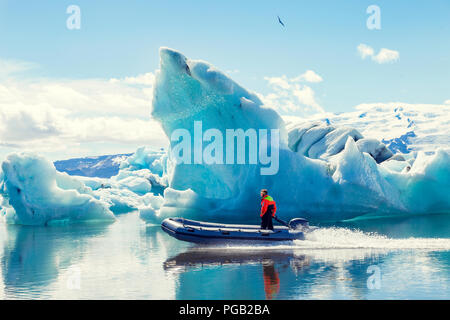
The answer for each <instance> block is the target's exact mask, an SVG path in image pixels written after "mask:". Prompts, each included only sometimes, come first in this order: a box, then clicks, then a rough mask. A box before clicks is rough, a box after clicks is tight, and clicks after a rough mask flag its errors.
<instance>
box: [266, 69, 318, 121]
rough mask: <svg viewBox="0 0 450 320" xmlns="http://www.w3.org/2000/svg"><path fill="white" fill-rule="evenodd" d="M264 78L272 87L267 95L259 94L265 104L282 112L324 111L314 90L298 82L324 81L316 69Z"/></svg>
mask: <svg viewBox="0 0 450 320" xmlns="http://www.w3.org/2000/svg"><path fill="white" fill-rule="evenodd" d="M264 80H266V81H267V82H268V84H269V87H270V89H271V92H270V93H269V94H267V95H262V94H259V95H258V96H259V97H260V99H261V100H262V101H263V103H264V104H265V105H267V106H269V107H273V108H274V109H276V110H278V111H279V112H280V113H296V114H301V115H310V114H314V113H323V112H324V109H323V108H322V107H321V106H320V104H319V103H318V102H317V101H316V96H315V92H314V90H313V89H312V88H311V87H310V86H308V85H304V84H300V83H298V82H300V81H308V82H320V81H323V79H322V77H320V76H319V75H317V74H316V73H315V72H314V71H312V70H308V71H307V72H305V73H304V74H302V75H300V76H297V77H294V78H288V77H287V76H285V75H283V76H281V77H264Z"/></svg>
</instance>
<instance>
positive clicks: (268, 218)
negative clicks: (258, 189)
mask: <svg viewBox="0 0 450 320" xmlns="http://www.w3.org/2000/svg"><path fill="white" fill-rule="evenodd" d="M269 211H270V210H267V212H266V213H265V214H264V215H263V216H262V217H261V229H268V230H273V223H272V213H271V212H269Z"/></svg>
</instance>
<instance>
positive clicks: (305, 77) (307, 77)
mask: <svg viewBox="0 0 450 320" xmlns="http://www.w3.org/2000/svg"><path fill="white" fill-rule="evenodd" d="M293 81H299V82H300V81H306V82H313V83H317V82H322V81H323V79H322V77H321V76H319V75H318V74H317V73H315V72H314V71H313V70H307V71H306V72H305V73H304V74H301V75H299V76H298V77H296V78H294V79H293Z"/></svg>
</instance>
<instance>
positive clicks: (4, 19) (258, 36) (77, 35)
mask: <svg viewBox="0 0 450 320" xmlns="http://www.w3.org/2000/svg"><path fill="white" fill-rule="evenodd" d="M72 4H74V5H78V6H79V7H80V9H81V29H80V30H68V29H67V28H66V20H67V18H68V17H69V14H67V13H66V9H67V7H68V6H69V5H72ZM369 5H377V6H379V8H380V10H381V30H369V29H368V28H367V27H366V21H367V19H368V17H369V14H367V13H366V9H367V7H368V6H369ZM277 15H279V16H280V17H281V18H282V20H283V21H284V23H285V25H286V27H284V28H283V27H282V26H281V25H280V24H278V22H277ZM0 39H1V41H0V60H1V59H3V60H5V61H15V62H17V63H27V64H29V65H28V67H24V68H23V69H24V70H22V71H21V72H16V73H15V74H14V78H15V79H22V80H23V79H25V80H27V81H29V80H30V79H34V81H36V79H45V80H43V81H47V82H51V81H53V83H57V82H58V81H85V80H86V79H111V78H117V79H123V78H125V77H136V76H139V75H142V74H146V73H149V72H154V71H155V70H156V69H157V67H158V62H159V58H158V48H159V47H161V46H168V47H172V48H174V49H177V50H179V51H181V52H183V53H184V54H185V55H186V56H188V57H190V58H193V59H202V60H206V61H209V62H210V63H212V64H214V65H216V66H217V67H218V68H219V69H221V70H224V71H229V73H230V75H231V76H232V78H233V79H235V80H236V81H237V82H238V83H240V84H241V85H243V86H244V87H246V88H248V89H250V90H253V91H256V92H259V93H261V94H263V95H266V94H269V93H270V92H271V90H273V87H272V86H270V85H269V84H268V79H269V78H272V77H283V76H284V77H285V79H290V78H295V77H297V76H299V75H301V74H304V73H305V72H306V71H307V70H313V71H314V72H315V73H316V74H317V75H320V77H321V78H322V79H323V80H322V81H320V82H315V83H307V84H302V86H306V85H307V86H308V87H309V88H310V89H311V91H312V92H313V93H314V99H315V102H316V103H317V104H318V105H320V107H321V108H323V110H325V111H327V112H346V111H350V110H352V109H353V108H354V106H356V105H358V104H361V103H374V102H397V101H401V102H405V103H413V104H414V103H417V104H421V103H429V104H443V103H444V101H447V100H449V99H450V41H449V40H450V2H449V1H448V0H432V1H426V2H425V1H421V2H418V1H417V2H412V1H402V0H396V1H392V0H391V1H377V0H372V1H362V0H360V1H356V0H347V1H177V0H173V1H137V0H134V1H133V0H130V1H106V0H72V1H50V0H40V1H23V0H14V1H4V0H3V1H2V0H0ZM360 44H365V45H367V46H369V47H371V48H373V50H374V52H375V54H377V53H378V52H379V50H381V49H382V48H387V49H389V50H392V51H395V52H397V53H398V54H399V57H398V59H396V60H395V61H391V62H387V63H377V62H376V61H374V60H373V59H370V58H366V59H362V58H361V56H360V55H359V53H358V50H357V47H358V46H359V45H360ZM9 77H10V75H8V77H6V78H8V79H9ZM4 79H5V77H4ZM2 81H6V80H2ZM289 112H290V113H292V114H295V110H294V111H292V110H291V111H289ZM144 116H145V114H144V113H143V114H142V115H139V117H140V118H142V119H143V118H144ZM3 142H4V141H3ZM97 142H98V141H97ZM97 142H96V143H97ZM119 151H127V150H122V149H121V150H119ZM130 151H132V150H130ZM80 152H81V150H80Z"/></svg>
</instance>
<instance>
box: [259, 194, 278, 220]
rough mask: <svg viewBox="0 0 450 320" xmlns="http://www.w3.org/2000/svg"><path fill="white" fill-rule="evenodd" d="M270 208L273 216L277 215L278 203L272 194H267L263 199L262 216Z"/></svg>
mask: <svg viewBox="0 0 450 320" xmlns="http://www.w3.org/2000/svg"><path fill="white" fill-rule="evenodd" d="M268 209H269V210H271V211H272V217H275V212H277V205H276V203H275V201H274V200H273V198H272V197H271V196H265V197H264V198H263V199H262V200H261V214H260V216H261V217H262V216H263V215H264V214H265V213H266V212H267V210H268Z"/></svg>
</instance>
